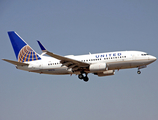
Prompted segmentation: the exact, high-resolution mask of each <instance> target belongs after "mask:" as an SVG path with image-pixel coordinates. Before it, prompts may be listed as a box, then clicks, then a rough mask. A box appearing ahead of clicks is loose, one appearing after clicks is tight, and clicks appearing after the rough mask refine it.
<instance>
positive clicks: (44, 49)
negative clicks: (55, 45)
mask: <svg viewBox="0 0 158 120" xmlns="http://www.w3.org/2000/svg"><path fill="white" fill-rule="evenodd" d="M37 42H38V45H39V46H40V48H41V50H42V51H43V52H45V51H47V50H46V48H45V47H44V46H43V45H42V44H41V42H40V41H39V40H37Z"/></svg>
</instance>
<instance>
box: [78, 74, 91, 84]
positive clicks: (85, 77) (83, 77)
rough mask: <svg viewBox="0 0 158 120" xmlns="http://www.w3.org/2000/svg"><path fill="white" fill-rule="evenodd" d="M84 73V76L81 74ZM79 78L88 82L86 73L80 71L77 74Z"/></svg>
mask: <svg viewBox="0 0 158 120" xmlns="http://www.w3.org/2000/svg"><path fill="white" fill-rule="evenodd" d="M83 74H85V76H84V75H83ZM78 78H79V79H83V80H84V81H85V82H88V80H89V78H88V77H87V73H81V74H79V75H78Z"/></svg>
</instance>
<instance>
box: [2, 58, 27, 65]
mask: <svg viewBox="0 0 158 120" xmlns="http://www.w3.org/2000/svg"><path fill="white" fill-rule="evenodd" d="M2 60H4V61H6V62H9V63H11V64H14V65H21V66H23V65H29V64H27V63H22V62H17V61H13V60H8V59H2Z"/></svg>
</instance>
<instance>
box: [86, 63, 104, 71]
mask: <svg viewBox="0 0 158 120" xmlns="http://www.w3.org/2000/svg"><path fill="white" fill-rule="evenodd" d="M89 70H90V72H102V71H105V70H106V63H94V64H91V65H90V66H89Z"/></svg>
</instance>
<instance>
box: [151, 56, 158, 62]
mask: <svg viewBox="0 0 158 120" xmlns="http://www.w3.org/2000/svg"><path fill="white" fill-rule="evenodd" d="M149 60H152V61H153V62H154V61H156V60H157V58H156V57H155V56H150V57H149Z"/></svg>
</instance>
